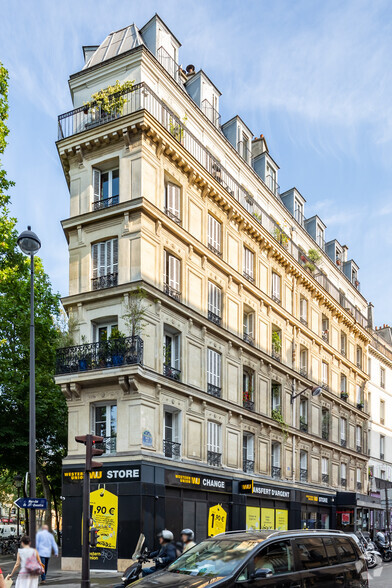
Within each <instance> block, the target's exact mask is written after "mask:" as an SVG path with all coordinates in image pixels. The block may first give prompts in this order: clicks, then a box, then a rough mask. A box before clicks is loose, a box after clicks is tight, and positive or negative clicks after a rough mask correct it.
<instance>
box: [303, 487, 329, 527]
mask: <svg viewBox="0 0 392 588" xmlns="http://www.w3.org/2000/svg"><path fill="white" fill-rule="evenodd" d="M296 495H297V498H299V499H300V502H301V524H300V525H299V528H301V529H334V528H335V511H336V495H335V494H334V495H331V494H315V493H314V492H299V491H296ZM298 495H299V496H298Z"/></svg>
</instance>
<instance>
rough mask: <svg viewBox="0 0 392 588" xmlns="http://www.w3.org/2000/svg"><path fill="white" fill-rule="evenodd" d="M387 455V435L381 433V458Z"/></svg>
mask: <svg viewBox="0 0 392 588" xmlns="http://www.w3.org/2000/svg"><path fill="white" fill-rule="evenodd" d="M384 457H385V437H384V435H380V459H384Z"/></svg>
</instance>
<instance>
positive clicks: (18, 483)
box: [14, 474, 23, 537]
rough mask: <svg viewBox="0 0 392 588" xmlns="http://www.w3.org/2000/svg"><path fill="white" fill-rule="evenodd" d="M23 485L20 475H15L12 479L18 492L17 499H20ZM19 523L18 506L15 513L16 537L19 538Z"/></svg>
mask: <svg viewBox="0 0 392 588" xmlns="http://www.w3.org/2000/svg"><path fill="white" fill-rule="evenodd" d="M22 484H23V478H22V476H21V475H20V474H17V475H16V476H15V478H14V486H15V488H16V489H17V490H18V498H19V497H20V489H21V487H22ZM19 521H20V510H19V506H18V510H17V511H16V536H17V537H19V535H20V533H19Z"/></svg>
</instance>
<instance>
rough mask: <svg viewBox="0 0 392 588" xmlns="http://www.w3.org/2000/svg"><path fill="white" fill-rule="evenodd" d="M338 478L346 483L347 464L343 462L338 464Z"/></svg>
mask: <svg viewBox="0 0 392 588" xmlns="http://www.w3.org/2000/svg"><path fill="white" fill-rule="evenodd" d="M340 478H341V479H342V480H346V483H347V464H345V463H341V464H340Z"/></svg>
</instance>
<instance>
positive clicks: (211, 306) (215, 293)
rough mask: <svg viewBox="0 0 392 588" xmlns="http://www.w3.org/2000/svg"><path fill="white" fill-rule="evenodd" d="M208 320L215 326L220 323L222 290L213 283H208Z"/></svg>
mask: <svg viewBox="0 0 392 588" xmlns="http://www.w3.org/2000/svg"><path fill="white" fill-rule="evenodd" d="M208 320H210V321H212V322H213V323H215V324H216V325H220V324H221V322H222V290H221V288H219V286H217V285H216V284H214V283H213V282H210V281H209V282H208Z"/></svg>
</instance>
